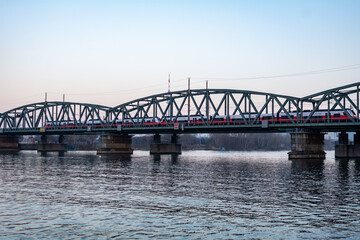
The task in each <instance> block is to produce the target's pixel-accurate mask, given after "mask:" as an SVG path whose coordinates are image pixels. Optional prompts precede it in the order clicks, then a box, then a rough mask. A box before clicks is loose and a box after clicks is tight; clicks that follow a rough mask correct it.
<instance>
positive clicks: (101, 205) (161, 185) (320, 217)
mask: <svg viewBox="0 0 360 240" xmlns="http://www.w3.org/2000/svg"><path fill="white" fill-rule="evenodd" d="M331 155H333V153H328V154H327V156H328V157H329V156H331ZM284 156H286V153H284V152H280V153H274V152H261V153H255V154H254V153H251V152H250V153H244V152H232V153H218V152H204V151H199V152H185V153H184V154H183V155H181V156H178V157H172V156H161V157H160V158H159V157H154V156H149V155H148V154H147V153H146V152H135V154H134V155H133V156H132V157H131V158H126V159H108V158H102V157H98V156H96V155H95V154H93V153H87V154H81V153H70V154H68V155H67V156H65V157H57V156H50V157H47V158H44V157H41V156H39V155H37V154H34V153H32V152H27V153H21V154H19V155H17V156H11V155H0V191H1V193H2V195H1V198H0V238H1V239H3V238H4V239H5V238H6V239H24V238H26V239H27V238H40V239H79V238H84V239H144V238H146V239H148V238H155V239H169V238H172V239H204V238H207V239H329V238H331V239H358V236H360V220H359V219H360V191H359V187H360V161H359V160H350V161H338V160H334V159H327V160H325V161H321V162H319V161H316V162H303V161H302V162H300V161H293V162H291V161H288V160H286V158H284Z"/></svg>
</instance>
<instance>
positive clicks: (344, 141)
mask: <svg viewBox="0 0 360 240" xmlns="http://www.w3.org/2000/svg"><path fill="white" fill-rule="evenodd" d="M335 158H360V132H356V134H355V135H354V144H349V136H348V134H347V133H346V132H345V131H341V133H340V134H339V143H338V144H336V145H335Z"/></svg>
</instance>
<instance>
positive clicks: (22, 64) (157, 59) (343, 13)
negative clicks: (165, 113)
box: [0, 0, 360, 112]
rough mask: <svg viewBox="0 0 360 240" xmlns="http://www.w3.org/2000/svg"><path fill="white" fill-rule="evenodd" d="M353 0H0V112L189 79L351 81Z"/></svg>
mask: <svg viewBox="0 0 360 240" xmlns="http://www.w3.org/2000/svg"><path fill="white" fill-rule="evenodd" d="M359 13H360V1H358V0H323V1H322V0H301V1H300V0H299V1H296V0H293V1H280V0H279V1H275V0H263V1H261V0H248V1H247V0H238V1H230V0H221V1H216V0H208V1H202V0H198V1H195V0H191V1H187V0H182V1H176V0H174V1H160V0H158V1H151V0H144V1H140V0H132V1H130V0H129V1H121V0H117V1H115V0H113V1H112V0H101V1H100V0H98V1H93V0H87V1H80V0H78V1H77V0H62V1H45V0H44V1H37V0H32V1H30V0H29V1H25V0H16V1H14V0H0V36H1V37H0V112H5V111H7V110H10V109H12V108H15V107H18V106H22V105H26V104H30V103H34V102H42V101H44V99H45V93H47V100H48V101H62V99H63V95H64V94H65V100H66V101H72V102H83V103H94V104H101V105H106V106H117V105H119V104H121V103H125V102H127V101H131V100H134V99H137V98H140V97H145V96H148V95H152V94H157V93H163V92H167V90H168V78H169V74H170V79H171V90H173V91H175V90H184V89H187V84H188V80H187V79H188V78H190V80H191V88H193V89H199V88H205V86H206V80H208V82H209V88H221V89H225V88H226V89H242V90H254V91H261V92H269V93H276V94H283V95H291V96H297V97H302V96H306V95H310V94H312V93H315V92H320V91H323V90H326V89H330V88H334V87H338V86H342V85H346V84H350V83H354V82H360V44H359V43H360V24H359V23H360V14H359Z"/></svg>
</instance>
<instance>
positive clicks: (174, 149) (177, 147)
mask: <svg viewBox="0 0 360 240" xmlns="http://www.w3.org/2000/svg"><path fill="white" fill-rule="evenodd" d="M178 139H179V137H178V135H177V134H173V135H172V136H171V143H161V137H160V135H159V134H156V135H154V143H153V144H151V145H150V154H181V144H179V143H178Z"/></svg>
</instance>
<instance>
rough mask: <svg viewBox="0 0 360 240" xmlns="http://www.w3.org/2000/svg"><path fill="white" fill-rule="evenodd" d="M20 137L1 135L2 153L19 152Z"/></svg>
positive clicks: (0, 147)
mask: <svg viewBox="0 0 360 240" xmlns="http://www.w3.org/2000/svg"><path fill="white" fill-rule="evenodd" d="M19 151H20V149H19V138H18V137H9V136H1V137H0V152H1V153H17V152H19Z"/></svg>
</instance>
